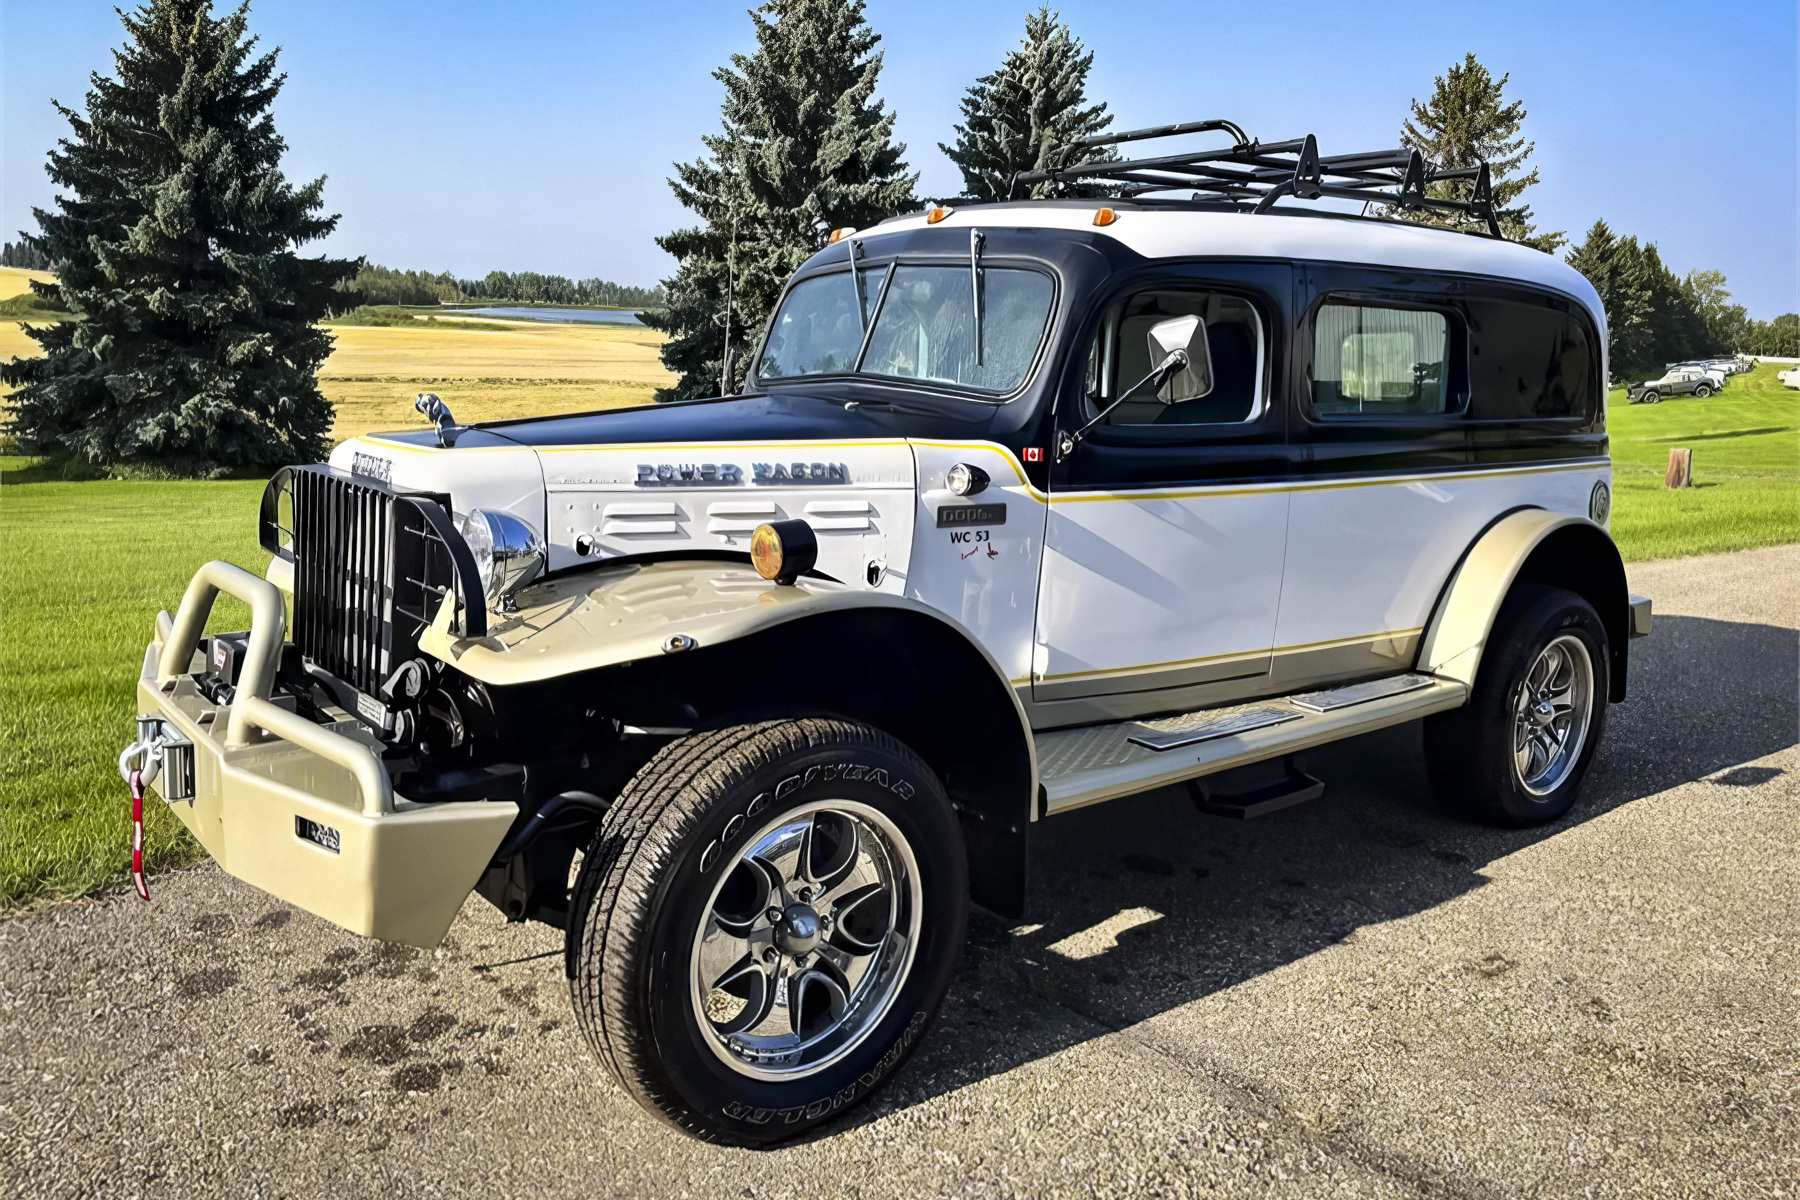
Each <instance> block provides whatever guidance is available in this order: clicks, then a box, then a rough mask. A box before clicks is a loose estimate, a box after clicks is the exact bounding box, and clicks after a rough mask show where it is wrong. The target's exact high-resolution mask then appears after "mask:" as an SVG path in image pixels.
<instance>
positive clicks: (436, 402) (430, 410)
mask: <svg viewBox="0 0 1800 1200" xmlns="http://www.w3.org/2000/svg"><path fill="white" fill-rule="evenodd" d="M413 407H414V408H415V409H417V410H418V411H419V412H421V413H422V414H424V415H425V417H426V418H427V419H428V420H430V421H431V422H432V423H433V424H435V425H436V426H437V434H438V445H440V446H450V445H453V444H454V441H453V439H452V438H451V437H450V434H451V432H452V431H453V430H455V429H457V428H458V426H457V424H456V417H455V416H453V415H452V414H451V412H450V406H449V405H448V404H445V403H444V402H443V401H442V400H440V399H438V396H437V393H436V392H420V393H419V395H418V397H417V398H416V399H414V400H413Z"/></svg>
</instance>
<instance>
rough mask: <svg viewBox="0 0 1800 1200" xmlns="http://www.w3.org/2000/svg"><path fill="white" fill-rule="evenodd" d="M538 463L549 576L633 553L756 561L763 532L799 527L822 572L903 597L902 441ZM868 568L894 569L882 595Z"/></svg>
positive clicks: (592, 456) (674, 451)
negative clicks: (579, 547) (584, 544)
mask: <svg viewBox="0 0 1800 1200" xmlns="http://www.w3.org/2000/svg"><path fill="white" fill-rule="evenodd" d="M538 453H539V454H541V455H542V457H543V465H544V487H545V489H546V499H545V507H546V510H547V520H546V524H547V526H548V528H547V531H546V540H547V541H548V543H549V548H550V569H551V570H552V571H558V570H563V569H565V568H568V567H572V566H577V565H579V564H581V563H584V562H588V563H594V562H603V561H605V560H606V559H609V558H618V557H621V556H624V555H648V554H667V553H671V552H677V553H692V552H695V551H701V552H705V551H713V552H715V553H716V552H725V553H733V554H748V553H749V552H750V535H751V534H752V533H753V532H754V531H755V529H756V527H757V526H758V525H761V524H763V523H764V522H767V521H781V520H789V519H792V518H796V517H798V518H803V519H804V520H805V521H806V522H807V524H809V525H811V526H812V528H813V532H814V533H815V534H816V535H817V536H818V540H819V560H818V570H819V571H821V572H823V573H824V574H826V575H829V576H831V577H832V578H833V579H836V580H838V581H839V582H841V583H845V584H848V585H850V586H852V587H870V588H871V589H880V590H884V591H891V592H896V593H898V592H899V591H900V590H901V589H902V587H903V584H904V580H905V577H906V558H907V553H908V551H909V549H910V548H911V545H912V523H913V496H914V491H915V489H914V485H913V462H912V453H911V451H910V450H909V449H908V448H907V445H906V443H905V442H903V441H900V440H897V439H896V440H891V441H865V442H812V441H805V442H768V443H757V444H754V445H718V444H700V443H682V442H671V443H658V444H655V445H648V446H638V445H622V446H550V447H543V448H541V449H540V450H539V451H538ZM665 468H666V470H665ZM583 537H586V538H591V539H592V549H591V550H590V552H589V554H588V555H587V556H586V557H583V556H582V555H581V554H579V553H577V552H576V549H575V545H576V539H577V538H583ZM871 563H877V564H885V566H886V569H885V570H884V571H883V573H882V577H881V578H880V579H879V581H878V582H876V583H875V584H873V585H871V584H870V583H869V565H870V564H871Z"/></svg>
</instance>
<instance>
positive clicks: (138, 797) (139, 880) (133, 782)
mask: <svg viewBox="0 0 1800 1200" xmlns="http://www.w3.org/2000/svg"><path fill="white" fill-rule="evenodd" d="M127 782H128V783H129V784H130V786H131V885H132V886H133V887H135V888H136V889H137V894H138V899H139V900H142V901H144V902H145V903H148V902H149V900H150V884H149V883H148V882H147V881H146V880H145V879H144V773H143V772H142V771H133V772H132V773H131V777H130V779H129V780H127Z"/></svg>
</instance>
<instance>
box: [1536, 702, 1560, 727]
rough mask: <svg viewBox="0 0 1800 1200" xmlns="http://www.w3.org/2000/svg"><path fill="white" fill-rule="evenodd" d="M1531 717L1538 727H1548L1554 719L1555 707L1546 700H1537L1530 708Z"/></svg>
mask: <svg viewBox="0 0 1800 1200" xmlns="http://www.w3.org/2000/svg"><path fill="white" fill-rule="evenodd" d="M1531 715H1532V718H1533V719H1534V720H1536V721H1537V723H1538V724H1539V725H1548V724H1550V722H1552V721H1554V720H1555V719H1556V705H1554V704H1552V703H1550V702H1549V701H1548V700H1539V701H1538V702H1537V703H1536V704H1534V705H1532V706H1531Z"/></svg>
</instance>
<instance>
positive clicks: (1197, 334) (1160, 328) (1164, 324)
mask: <svg viewBox="0 0 1800 1200" xmlns="http://www.w3.org/2000/svg"><path fill="white" fill-rule="evenodd" d="M1149 341H1150V361H1151V362H1153V363H1158V364H1161V366H1160V367H1159V368H1158V369H1159V370H1160V369H1161V368H1162V367H1167V366H1168V365H1169V360H1170V359H1171V358H1173V357H1174V356H1175V355H1177V354H1182V355H1185V356H1186V359H1187V361H1186V363H1185V365H1183V366H1181V367H1180V368H1179V369H1176V370H1174V371H1172V372H1170V373H1169V374H1168V375H1167V376H1166V377H1165V378H1164V379H1163V380H1162V382H1161V384H1160V385H1159V386H1158V387H1157V389H1156V398H1157V399H1158V400H1161V401H1162V402H1163V403H1164V404H1179V403H1180V402H1181V401H1183V400H1198V399H1200V397H1202V396H1204V395H1206V394H1207V393H1209V392H1211V391H1212V389H1213V371H1212V351H1211V350H1210V349H1209V348H1208V347H1207V344H1206V322H1205V321H1202V320H1201V319H1200V318H1199V317H1198V316H1192V315H1190V316H1185V317H1170V318H1169V319H1168V320H1166V321H1158V322H1157V323H1156V324H1154V325H1152V326H1151V327H1150V334H1149Z"/></svg>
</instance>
